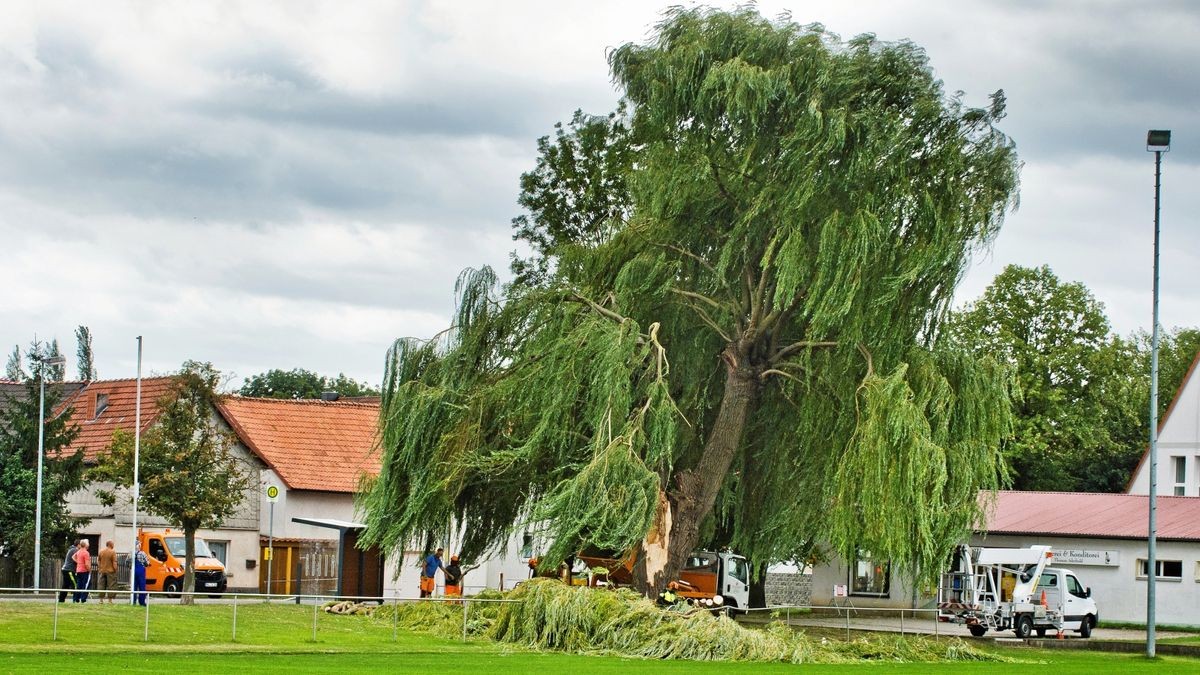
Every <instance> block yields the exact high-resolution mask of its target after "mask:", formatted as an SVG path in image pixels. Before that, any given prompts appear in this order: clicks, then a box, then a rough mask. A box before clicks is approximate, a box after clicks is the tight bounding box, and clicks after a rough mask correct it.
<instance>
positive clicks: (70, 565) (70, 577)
mask: <svg viewBox="0 0 1200 675" xmlns="http://www.w3.org/2000/svg"><path fill="white" fill-rule="evenodd" d="M78 550H79V542H78V541H75V540H72V541H71V548H68V549H67V557H66V558H63V564H62V580H61V581H60V582H59V588H60V589H61V590H60V591H59V592H58V601H59V602H66V601H67V589H68V588H69V589H72V590H74V588H75V551H78Z"/></svg>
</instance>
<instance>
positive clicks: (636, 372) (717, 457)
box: [361, 9, 1018, 591]
mask: <svg viewBox="0 0 1200 675" xmlns="http://www.w3.org/2000/svg"><path fill="white" fill-rule="evenodd" d="M609 64H610V67H611V71H612V76H613V80H614V81H615V83H616V84H617V85H618V87H619V88H620V89H621V90H622V92H623V96H624V103H623V105H624V106H627V111H628V112H627V116H628V129H627V130H626V129H625V127H623V126H619V125H613V124H612V123H611V120H607V119H606V118H597V121H596V124H601V125H607V128H609V130H610V131H616V132H619V133H610V134H609V136H610V138H611V139H612V141H613V142H625V143H628V144H629V151H630V152H631V153H632V155H631V156H630V159H629V161H628V162H606V163H603V166H600V167H599V168H597V169H596V170H595V171H594V172H593V174H594V177H595V181H596V182H594V183H588V182H587V181H584V182H583V183H584V184H582V185H578V186H577V187H571V186H565V187H564V186H563V185H556V184H555V182H554V181H553V180H538V181H527V182H526V185H525V187H526V189H527V190H528V189H530V188H533V189H545V190H565V191H566V192H568V193H569V192H570V191H571V190H572V189H576V190H579V191H581V192H579V193H578V194H574V195H572V194H565V195H560V197H561V199H559V200H538V199H523V200H522V201H523V203H525V204H527V205H528V204H541V203H550V204H554V205H555V209H554V210H553V213H549V212H536V211H535V212H533V213H531V214H530V216H529V218H528V219H525V220H524V221H522V222H521V223H519V224H520V225H521V226H524V227H525V228H526V229H527V230H528V229H535V230H536V229H538V228H541V230H540V231H542V232H543V233H549V234H551V235H555V233H558V234H563V236H547V237H542V238H541V239H538V240H536V241H534V244H535V245H534V247H533V248H534V250H535V252H536V254H537V255H542V256H545V257H546V258H548V259H550V261H551V263H550V264H549V265H547V266H546V269H548V270H550V273H549V274H547V275H546V276H545V277H544V278H542V279H540V280H538V281H535V282H518V283H514V284H511V285H509V286H507V287H505V288H503V289H498V288H497V287H496V277H495V275H494V274H493V273H492V272H491V271H490V270H487V269H484V270H482V271H477V272H476V271H468V272H467V273H464V275H463V276H462V277H461V279H460V281H459V284H458V287H457V289H456V291H457V293H458V301H459V302H458V311H457V314H456V317H455V320H454V324H453V326H452V328H450V329H449V330H448V331H447V332H446V333H444V334H442V335H440V336H438V338H436V339H434V340H432V341H428V342H421V341H416V340H400V341H398V342H397V343H396V345H395V346H394V347H393V349H392V351H391V352H390V354H389V359H388V365H387V371H386V373H385V378H384V391H383V412H382V417H381V425H382V434H381V438H382V446H383V465H382V469H381V472H380V474H379V476H378V477H377V478H376V479H375V480H374V481H372V482H370V483H368V484H367V485H366V486H364V492H363V498H362V502H361V505H362V506H363V507H364V510H365V511H366V514H367V522H368V523H369V527H368V530H367V532H368V534H369V536H370V538H371V540H372V541H373V542H375V543H380V544H383V545H385V546H391V547H397V546H401V545H409V544H413V543H419V542H421V541H422V540H423V541H424V543H425V544H426V545H428V544H430V543H431V542H432V541H433V539H434V538H435V537H436V536H438V533H442V532H445V531H446V528H447V527H448V526H449V524H450V523H452V522H457V523H460V524H461V525H462V526H463V527H464V532H465V540H464V552H465V553H466V554H467V555H468V556H470V555H476V554H479V553H482V552H483V551H484V550H486V549H488V548H489V547H492V546H495V545H496V544H497V543H498V542H500V541H501V540H502V539H503V538H504V536H505V535H506V534H507V533H509V532H511V531H512V528H514V527H515V526H516V525H515V524H517V523H526V522H535V523H541V524H542V525H543V526H544V527H545V528H546V534H547V536H548V538H549V540H550V541H552V542H553V543H552V545H551V546H550V550H549V551H548V552H547V554H546V555H545V556H544V557H545V559H546V560H549V561H553V560H556V559H561V557H562V556H565V555H567V554H569V553H571V552H573V551H576V550H579V549H582V548H585V547H589V546H594V547H599V548H607V549H618V550H620V549H629V548H637V549H638V550H639V552H640V555H639V556H638V564H637V567H636V568H635V573H636V577H637V579H638V583H639V584H640V585H641V587H642V588H643V589H644V590H646V591H652V590H654V589H656V588H659V587H661V585H662V584H663V583H664V582H665V581H666V580H667V579H669V578H671V577H673V576H674V575H675V574H676V573H677V572H678V570H679V568H680V566H681V564H682V563H683V561H684V558H685V557H686V555H687V554H688V552H689V551H690V550H692V549H693V547H695V546H696V545H697V544H698V543H699V542H700V541H701V539H702V534H703V532H704V531H705V529H706V528H708V527H710V525H711V523H712V522H713V520H714V519H715V518H721V519H722V520H723V521H724V522H727V523H729V524H730V526H729V528H728V532H729V533H730V534H729V540H730V543H731V544H732V545H733V546H734V547H735V548H736V549H737V550H739V551H741V552H743V553H745V554H747V555H749V556H750V557H751V558H752V559H757V560H778V559H785V558H787V557H790V556H791V555H794V554H795V553H796V552H798V551H801V550H804V549H806V548H807V547H808V546H810V545H811V544H812V543H813V542H825V543H827V544H828V545H829V546H832V547H833V549H834V550H835V551H836V552H839V553H841V554H843V555H845V556H847V557H849V556H852V555H854V554H855V552H856V551H859V550H864V549H865V550H869V551H870V552H871V553H872V554H873V555H875V556H876V557H884V558H888V559H891V560H892V561H893V562H894V563H895V564H897V565H899V566H901V567H903V568H904V569H907V570H909V571H910V572H913V573H917V574H919V576H921V578H923V579H928V578H930V576H931V575H933V574H935V573H936V571H937V568H938V566H939V565H940V563H941V561H943V560H944V558H945V555H946V554H947V552H948V550H949V547H950V546H951V545H952V543H954V542H956V541H958V540H959V539H960V538H961V537H962V536H963V535H965V534H966V532H967V531H968V530H969V528H970V527H971V526H972V524H973V523H974V521H976V519H977V518H978V516H979V514H980V506H979V505H978V501H977V494H978V491H979V489H981V488H989V487H993V486H996V485H997V483H998V482H999V481H1000V480H1001V479H1002V476H1003V473H1004V467H1003V462H1002V459H1001V457H1000V453H999V445H1000V443H1001V441H1002V439H1003V438H1004V437H1005V435H1006V434H1007V433H1008V431H1009V428H1010V426H1011V422H1010V419H1009V403H1008V398H1007V396H1008V393H1007V391H1008V390H1007V386H1008V385H1007V383H1008V379H1007V375H1006V373H1005V371H1004V370H1003V369H1001V368H1000V367H998V366H995V365H994V364H992V363H991V362H988V361H981V360H977V359H974V358H972V357H970V356H968V355H966V354H963V353H960V352H955V351H951V350H949V349H948V348H941V347H939V346H938V345H937V342H936V336H937V332H938V328H939V326H940V324H941V322H942V320H943V318H944V316H945V314H946V311H947V305H948V303H949V302H950V299H951V295H952V293H953V290H954V287H955V284H956V282H957V281H958V279H959V277H960V275H961V273H962V270H963V269H964V266H965V265H966V264H967V262H968V260H969V258H970V255H971V254H972V252H973V251H975V250H977V249H979V248H980V247H983V246H986V245H987V244H988V243H989V241H990V240H991V239H992V238H993V237H994V236H995V235H996V233H997V231H998V228H999V227H1000V224H1001V221H1002V218H1003V215H1004V213H1005V212H1006V211H1007V209H1008V208H1009V207H1010V206H1011V205H1012V204H1013V201H1014V199H1015V192H1016V184H1017V169H1018V165H1017V160H1016V156H1015V151H1014V148H1013V145H1012V143H1011V142H1010V141H1009V140H1008V139H1007V138H1006V137H1005V136H1004V135H1003V134H1001V133H1000V132H999V131H997V130H996V128H995V126H994V123H995V121H996V120H997V119H999V118H1000V117H1001V116H1002V114H1003V95H1002V93H1000V92H997V93H996V94H995V95H993V96H992V99H991V100H992V103H991V105H990V106H989V107H987V108H986V109H977V108H970V107H967V106H965V105H964V104H963V103H962V101H961V99H960V97H959V95H947V94H946V93H944V92H943V90H942V86H941V83H940V82H939V81H938V80H937V79H935V77H934V75H933V74H932V72H931V70H930V68H929V66H928V63H927V60H926V57H925V54H924V52H922V50H921V49H920V48H918V47H916V46H914V45H912V44H910V43H907V42H901V43H894V44H893V43H881V42H878V41H876V40H875V39H874V38H873V37H871V36H862V37H859V38H855V39H853V40H850V41H848V42H842V41H840V40H839V39H838V38H836V37H835V36H833V35H830V34H829V33H826V32H824V31H823V29H821V28H820V27H818V26H809V27H803V26H798V25H796V24H794V23H790V22H787V21H777V22H776V21H769V20H766V19H763V18H762V17H760V16H759V15H757V14H756V13H755V12H754V11H753V10H752V9H741V10H737V11H734V12H732V13H726V12H717V11H712V10H706V9H695V10H683V9H675V10H671V11H669V12H668V14H667V15H666V16H665V18H664V20H663V21H662V22H661V23H660V24H659V25H658V27H657V31H656V34H655V35H654V36H653V37H652V39H651V40H650V41H649V42H648V43H646V44H626V45H624V46H622V47H620V48H618V49H616V50H614V51H613V52H612V53H611V54H610V57H609ZM577 122H579V120H578V119H577ZM582 124H583V125H585V126H586V124H587V122H586V120H584V121H583V122H582ZM577 131H578V129H577V128H575V126H573V127H572V133H575V132H577ZM554 147H560V148H566V149H567V150H568V151H569V150H570V148H571V147H572V144H570V143H567V144H565V145H564V144H561V143H556V144H554ZM578 147H582V146H578ZM568 154H570V153H569V152H568ZM617 155H618V156H621V155H620V153H617ZM561 161H562V157H561V155H560V156H559V157H558V158H557V159H556V158H555V157H550V156H548V155H547V154H545V153H543V155H542V158H541V160H540V162H539V168H538V170H539V171H543V172H549V173H548V175H550V176H553V173H554V170H555V166H558V165H560V163H561ZM621 167H624V169H621ZM611 170H624V171H626V172H627V173H626V175H625V176H624V177H623V178H624V180H620V181H617V180H612V176H610V175H608V173H607V172H608V171H611ZM578 173H579V174H580V175H584V174H587V172H586V171H582V172H578ZM539 186H540V187H539ZM605 186H609V187H613V186H615V188H616V189H627V191H628V194H627V197H628V208H614V207H613V204H614V203H617V204H620V203H621V200H620V199H618V198H614V199H592V198H588V195H587V193H586V191H587V190H602V189H607V188H606V187H605ZM528 196H529V195H526V197H528ZM562 204H577V205H579V208H587V207H588V205H595V204H600V205H601V207H600V208H598V209H596V214H598V215H597V218H599V219H600V221H603V222H599V221H597V222H593V221H590V220H588V219H587V218H584V219H580V220H579V222H580V223H583V224H584V226H586V227H592V228H593V230H594V231H595V232H604V233H606V236H604V237H593V236H576V235H572V234H571V233H572V231H573V229H572V227H568V226H561V227H558V226H556V225H562V224H561V223H557V224H556V223H555V222H549V221H547V222H543V221H544V220H546V219H553V218H554V217H558V216H555V214H558V213H561V212H562V211H563V209H562V208H560V207H561V205H562ZM605 213H607V214H610V217H611V218H615V219H617V222H612V221H611V220H608V221H604V219H603V214H605ZM588 223H590V225H589V224H588ZM576 225H578V223H576ZM574 229H578V227H575V228H574ZM564 233H565V234H564ZM590 233H591V232H589V234H590ZM525 238H529V237H525Z"/></svg>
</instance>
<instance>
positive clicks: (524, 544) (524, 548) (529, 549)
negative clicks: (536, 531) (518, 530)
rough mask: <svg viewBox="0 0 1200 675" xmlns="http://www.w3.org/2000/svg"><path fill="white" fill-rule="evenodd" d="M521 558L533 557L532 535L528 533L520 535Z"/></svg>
mask: <svg viewBox="0 0 1200 675" xmlns="http://www.w3.org/2000/svg"><path fill="white" fill-rule="evenodd" d="M521 557H522V558H532V557H533V535H532V534H529V533H528V532H526V533H524V534H522V535H521Z"/></svg>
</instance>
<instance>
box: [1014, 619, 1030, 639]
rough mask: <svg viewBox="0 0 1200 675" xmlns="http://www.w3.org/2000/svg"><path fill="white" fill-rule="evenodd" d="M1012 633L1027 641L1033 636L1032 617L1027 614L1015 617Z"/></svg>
mask: <svg viewBox="0 0 1200 675" xmlns="http://www.w3.org/2000/svg"><path fill="white" fill-rule="evenodd" d="M1013 632H1014V633H1016V634H1017V637H1019V638H1021V639H1022V640H1028V639H1029V636H1030V635H1032V634H1033V617H1032V616H1029V615H1028V614H1022V615H1021V616H1018V617H1017V625H1016V626H1015V627H1014V628H1013Z"/></svg>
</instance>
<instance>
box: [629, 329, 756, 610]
mask: <svg viewBox="0 0 1200 675" xmlns="http://www.w3.org/2000/svg"><path fill="white" fill-rule="evenodd" d="M722 358H723V359H724V361H725V364H726V368H727V370H726V375H725V392H724V395H723V396H722V399H721V408H720V409H719V410H718V411H717V418H716V420H715V421H714V422H713V427H712V430H711V431H710V432H709V435H708V441H707V442H706V443H705V445H704V451H703V453H701V455H700V461H699V462H697V464H696V466H694V467H692V468H691V469H688V470H687V471H682V472H680V473H679V474H678V475H677V476H676V478H675V486H674V489H673V490H671V493H670V494H669V495H665V496H664V498H663V499H660V504H659V513H658V516H657V518H656V522H655V526H654V527H652V528H651V530H650V534H648V535H647V537H646V540H645V541H643V542H642V546H641V551H639V555H638V561H637V563H636V565H635V568H634V579H635V584H636V587H637V588H638V590H640V591H641V592H642V593H644V594H645V595H647V596H654V595H657V594H658V592H659V591H661V590H662V589H663V587H664V586H665V585H666V584H667V582H668V581H670V580H672V579H677V578H679V572H680V570H682V569H683V564H684V562H685V561H686V560H687V556H688V554H689V553H691V552H692V551H693V550H695V548H696V545H697V544H698V543H699V540H700V525H701V523H702V522H703V521H704V518H705V517H706V516H708V514H709V513H711V512H712V509H713V505H714V504H715V503H716V500H717V493H718V492H720V490H721V486H722V485H723V484H724V483H725V477H726V476H727V475H728V473H729V466H730V464H732V463H733V458H734V456H735V455H736V454H737V450H738V448H739V447H740V446H741V442H742V434H743V432H744V431H745V429H746V421H747V420H748V419H749V417H750V414H751V412H752V411H753V410H754V407H755V406H756V405H757V403H758V394H759V388H760V385H759V379H758V371H757V369H755V368H752V367H749V366H747V365H745V360H744V359H741V358H740V357H739V355H738V354H737V352H736V351H735V349H734V346H733V345H730V346H729V347H727V348H726V349H725V352H724V353H723V354H722ZM663 533H666V536H665V537H664V536H663ZM664 549H665V554H666V555H662V554H663V552H664Z"/></svg>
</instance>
